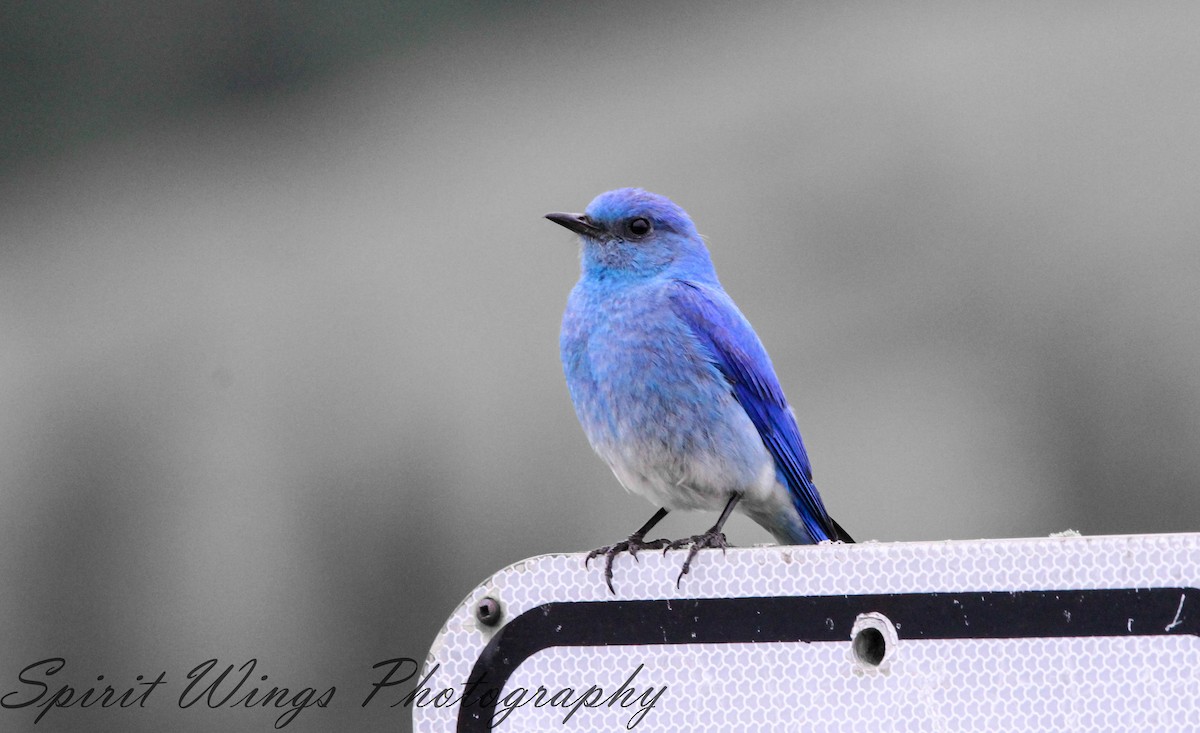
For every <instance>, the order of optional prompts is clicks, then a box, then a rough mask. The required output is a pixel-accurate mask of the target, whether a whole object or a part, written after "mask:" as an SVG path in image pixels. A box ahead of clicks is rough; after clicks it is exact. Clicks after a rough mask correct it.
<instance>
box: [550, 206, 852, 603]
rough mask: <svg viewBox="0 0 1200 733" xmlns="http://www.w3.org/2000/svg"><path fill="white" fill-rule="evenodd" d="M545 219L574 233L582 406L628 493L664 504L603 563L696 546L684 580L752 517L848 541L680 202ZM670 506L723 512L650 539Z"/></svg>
mask: <svg viewBox="0 0 1200 733" xmlns="http://www.w3.org/2000/svg"><path fill="white" fill-rule="evenodd" d="M546 218H547V219H549V220H550V221H553V222H554V223H556V224H560V225H562V226H564V227H566V228H567V229H570V230H571V231H573V232H575V233H576V234H578V235H579V239H580V242H581V243H582V256H581V270H582V273H581V276H580V278H579V282H578V283H577V284H576V285H575V287H574V289H573V290H572V291H571V295H570V298H569V299H568V301H567V310H566V313H565V314H564V315H563V322H562V334H561V337H560V341H559V348H560V352H561V356H562V363H563V371H564V372H565V373H566V377H567V387H568V389H569V390H570V393H571V400H572V402H574V404H575V412H576V414H577V415H578V417H579V422H580V423H581V424H582V426H583V431H584V433H586V435H587V439H588V442H590V443H591V445H592V448H593V449H594V450H595V451H596V453H598V454H599V455H600V457H601V458H602V459H604V461H605V462H606V463H607V464H608V466H609V468H611V469H612V471H613V473H614V474H616V477H617V480H618V481H620V482H621V484H622V485H623V486H624V487H625V488H626V490H628V491H630V492H633V493H635V494H639V495H641V496H643V497H645V498H646V499H649V500H650V502H651V503H653V504H656V505H658V506H659V507H660V509H659V510H658V511H657V512H656V513H655V514H654V516H653V517H651V518H650V520H649V521H647V522H646V523H645V524H644V525H643V526H642V527H641V528H640V529H638V530H637V531H636V532H634V533H633V534H632V535H630V536H629V539H627V540H624V541H621V542H618V543H616V544H614V545H609V546H606V547H601V548H599V549H597V550H593V551H592V552H591V553H589V554H588V556H587V561H588V562H590V561H591V560H592V559H594V558H596V557H598V556H601V555H603V556H604V557H605V568H604V577H605V582H606V583H607V584H608V588H609V590H610V591H612V590H613V586H612V564H613V559H614V557H615V556H616V555H617V554H619V553H621V552H628V553H629V554H630V555H632V556H634V557H636V556H637V553H638V551H639V550H643V549H663V551H664V552H666V551H667V550H670V549H679V548H682V547H688V546H690V548H691V549H690V551H689V553H688V556H687V559H686V560H685V561H684V564H683V568H682V570H681V571H680V573H679V577H678V578H677V579H676V585H678V583H679V582H680V581H681V580H682V579H683V576H684V575H685V574H687V572H688V570H689V568H690V567H691V563H692V560H693V559H694V558H695V556H696V553H697V552H699V550H701V549H703V548H721V549H722V550H723V549H724V548H725V547H726V546H727V545H726V540H725V535H724V533H723V532H722V531H721V528H722V526H723V525H724V524H725V521H726V520H727V519H728V518H729V515H730V513H731V512H732V511H733V510H734V509H735V508H736V509H738V510H739V511H741V512H743V513H744V514H746V515H747V516H749V517H750V518H751V519H753V520H754V521H755V522H757V523H758V524H759V525H761V526H762V527H763V528H764V529H766V530H767V531H768V532H770V533H771V535H772V536H774V538H775V539H776V540H777V541H778V542H779V543H781V544H812V543H816V542H820V541H822V540H841V541H844V542H853V541H854V540H852V539H851V538H850V535H848V534H847V533H846V532H845V530H843V529H842V528H841V527H840V526H838V524H837V522H835V521H833V519H831V518H830V516H829V513H828V512H826V511H825V506H824V504H823V503H822V502H821V496H820V494H818V493H817V487H816V486H815V485H814V484H813V479H812V469H811V468H810V466H809V461H808V454H807V453H806V452H805V450H804V443H803V441H801V439H800V430H799V428H797V427H796V418H795V415H794V414H793V412H792V408H791V407H790V406H789V405H788V402H787V399H786V398H785V397H784V396H783V390H782V389H781V388H780V386H779V380H778V379H777V378H776V376H775V370H774V368H773V367H772V366H771V360H770V358H769V357H768V356H767V352H766V350H765V349H764V348H763V345H762V342H760V341H759V339H758V336H757V335H756V334H755V333H754V329H753V328H751V327H750V323H749V322H748V321H747V320H746V318H745V317H744V316H743V315H742V313H741V311H739V310H738V308H737V306H736V305H734V303H733V300H732V299H731V298H730V297H729V296H728V295H727V294H726V293H725V290H724V289H723V288H722V287H721V283H720V282H719V281H718V280H717V273H716V271H715V270H714V269H713V264H712V260H711V259H710V258H709V255H708V249H707V248H706V247H705V246H704V242H703V241H702V240H701V238H700V235H699V234H697V233H696V227H695V225H693V224H692V220H691V219H690V218H689V217H688V215H687V213H686V212H684V210H683V209H681V208H680V207H679V206H677V205H676V204H675V203H673V202H672V201H671V200H669V199H667V198H665V197H663V196H658V195H656V194H653V193H649V192H647V191H643V190H641V189H637V188H621V189H617V190H615V191H609V192H607V193H603V194H601V195H599V196H597V197H596V199H595V200H594V201H592V203H591V204H589V205H588V207H587V210H586V212H585V213H583V214H566V213H552V214H547V215H546ZM673 509H701V510H712V511H716V510H718V509H719V510H721V514H720V517H719V518H718V519H717V522H716V524H714V525H713V527H712V528H711V529H710V530H708V531H707V532H705V533H704V534H698V535H694V536H692V537H686V538H684V539H681V540H676V541H674V542H669V541H667V540H665V539H659V540H652V541H647V540H646V533H647V532H649V531H650V529H651V528H652V527H654V525H655V524H657V523H658V522H659V521H661V520H662V518H663V517H665V516H666V515H667V513H668V512H669V511H671V510H673Z"/></svg>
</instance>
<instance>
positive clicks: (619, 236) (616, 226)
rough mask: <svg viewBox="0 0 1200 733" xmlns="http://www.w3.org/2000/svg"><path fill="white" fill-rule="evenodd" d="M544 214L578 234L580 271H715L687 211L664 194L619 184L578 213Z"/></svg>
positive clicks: (631, 275)
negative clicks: (581, 251)
mask: <svg viewBox="0 0 1200 733" xmlns="http://www.w3.org/2000/svg"><path fill="white" fill-rule="evenodd" d="M546 218H547V219H549V220H550V221H552V222H554V223H556V224H561V225H562V226H564V227H566V228H567V229H570V230H571V231H573V232H575V233H576V234H578V235H579V239H580V241H581V242H582V244H583V274H584V277H589V276H591V277H601V278H607V277H619V278H626V279H640V278H647V277H654V276H656V275H659V274H663V273H665V274H668V275H677V276H681V277H688V278H690V279H698V280H705V279H709V278H713V279H715V277H716V276H715V275H714V274H713V272H712V269H713V268H712V261H711V260H710V259H709V256H708V250H707V249H706V248H705V246H704V241H703V240H702V239H700V235H699V234H697V233H696V227H695V225H694V224H692V220H691V219H690V218H689V217H688V215H687V212H685V211H684V210H683V209H681V208H679V206H677V205H676V204H675V202H673V201H671V200H670V199H668V198H666V197H665V196H659V195H657V194H653V193H650V192H649V191H643V190H642V189H640V188H618V189H616V190H615V191H608V192H607V193H602V194H600V195H599V196H597V197H596V198H595V199H594V200H593V201H592V203H590V204H588V207H587V210H586V211H585V212H584V213H582V214H563V213H553V214H546Z"/></svg>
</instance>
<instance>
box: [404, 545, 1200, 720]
mask: <svg viewBox="0 0 1200 733" xmlns="http://www.w3.org/2000/svg"><path fill="white" fill-rule="evenodd" d="M684 554H685V553H684V552H683V551H680V552H670V553H667V554H665V555H664V554H662V553H643V554H641V555H639V557H638V561H637V562H634V561H631V560H630V559H629V558H628V557H620V558H618V562H617V564H616V567H615V575H614V586H615V589H616V593H615V594H612V593H610V592H609V590H608V588H607V587H606V586H605V583H604V579H603V568H602V567H598V566H597V564H595V563H593V564H592V566H591V568H590V569H587V568H585V567H584V562H583V558H584V556H583V555H547V556H543V557H535V558H531V559H529V560H524V561H522V562H519V563H517V564H515V565H512V566H510V567H508V568H505V569H504V570H501V571H500V572H498V573H496V574H495V575H494V576H492V577H491V578H489V579H488V580H487V581H486V582H485V583H483V584H482V585H480V586H479V587H478V588H476V589H475V590H474V591H473V592H472V593H471V595H470V596H469V597H468V598H467V599H466V600H465V601H464V602H463V603H462V605H460V606H459V608H458V609H457V610H456V611H455V612H454V613H453V614H452V615H451V616H450V618H449V620H448V621H447V622H446V625H445V627H444V628H443V630H442V632H441V633H440V634H439V635H438V637H437V639H436V640H435V641H434V643H433V647H432V648H431V650H430V652H429V655H428V657H427V658H426V660H425V664H424V668H423V669H422V671H421V673H420V674H419V675H416V676H414V677H413V680H412V682H410V687H411V689H406V690H404V692H405V693H406V694H407V697H406V698H405V701H406V704H408V705H410V706H411V709H412V714H413V723H414V729H415V730H416V731H418V732H419V733H443V732H444V731H464V732H465V731H489V730H505V729H507V730H511V731H518V732H520V733H527V732H530V731H556V732H559V731H566V730H577V731H599V730H604V731H615V730H637V731H671V732H672V733H674V732H677V731H733V730H749V731H759V732H762V731H781V732H782V731H787V732H788V733H795V732H797V731H805V732H807V731H822V732H823V731H830V732H834V731H846V732H850V731H854V732H858V731H864V732H865V731H870V732H876V731H956V732H961V731H997V732H1000V731H1003V732H1004V733H1010V732H1011V731H1164V732H1167V731H1170V732H1171V733H1177V732H1179V731H1200V590H1198V588H1200V534H1172V535H1132V536H1113V537H1056V538H1045V539H1014V540H981V541H970V542H931V543H896V544H885V543H864V544H856V545H849V544H847V545H841V544H824V545H819V546H807V547H754V548H742V549H730V550H729V551H728V553H726V554H722V553H720V552H717V551H706V552H702V553H701V554H700V555H699V556H698V557H697V559H696V561H695V562H694V564H693V566H692V570H691V572H690V573H689V574H688V575H686V576H685V577H684V578H683V580H682V582H681V583H680V585H679V587H678V588H677V587H676V584H675V581H676V577H677V575H678V572H679V564H680V563H681V562H682V561H683V557H684ZM601 566H602V564H601Z"/></svg>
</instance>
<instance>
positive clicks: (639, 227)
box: [629, 216, 650, 237]
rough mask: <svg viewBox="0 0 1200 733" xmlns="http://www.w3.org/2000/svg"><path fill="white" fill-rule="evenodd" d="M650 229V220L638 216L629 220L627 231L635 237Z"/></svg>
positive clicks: (644, 233)
mask: <svg viewBox="0 0 1200 733" xmlns="http://www.w3.org/2000/svg"><path fill="white" fill-rule="evenodd" d="M649 231H650V220H649V219H646V218H644V217H641V216H639V217H638V218H636V219H634V220H633V221H631V222H629V233H630V234H632V235H633V236H635V237H642V236H645V235H646V233H647V232H649Z"/></svg>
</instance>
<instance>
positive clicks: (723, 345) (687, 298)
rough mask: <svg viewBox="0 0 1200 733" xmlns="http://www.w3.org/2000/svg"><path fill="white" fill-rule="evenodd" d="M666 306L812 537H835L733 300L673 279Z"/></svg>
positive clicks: (764, 362)
mask: <svg viewBox="0 0 1200 733" xmlns="http://www.w3.org/2000/svg"><path fill="white" fill-rule="evenodd" d="M669 297H670V302H671V307H672V309H673V310H674V312H675V314H676V315H677V316H679V317H680V318H681V319H683V321H684V322H685V323H687V324H688V326H690V327H691V329H692V332H693V333H694V334H695V336H696V338H697V340H698V341H699V342H700V344H701V345H702V346H703V347H704V348H705V349H706V350H707V351H708V357H709V360H710V361H711V362H712V364H713V365H714V366H716V368H717V369H718V370H720V372H721V374H723V375H724V376H725V379H726V380H727V381H728V382H729V386H730V390H731V391H732V392H733V395H734V397H735V398H736V399H737V401H738V404H740V405H741V406H742V409H744V410H745V411H746V414H747V415H748V416H749V417H750V420H751V422H753V423H754V427H755V428H757V429H758V434H759V435H760V436H761V437H762V441H763V443H764V444H765V445H766V447H767V450H768V451H770V453H771V456H772V457H773V458H774V459H775V465H776V466H777V467H778V469H779V472H780V474H782V476H783V477H784V479H785V480H786V482H787V486H788V488H789V489H790V490H791V493H792V502H793V503H794V504H795V506H796V509H797V511H799V513H800V517H801V519H802V520H803V521H804V525H805V527H806V528H807V529H808V532H809V534H810V535H811V536H812V537H813V539H814V540H822V539H836V538H837V537H838V536H839V534H840V533H839V532H837V530H836V529H835V527H834V523H833V520H832V519H830V518H829V514H828V513H827V512H826V511H825V505H824V504H823V503H822V502H821V496H820V494H818V493H817V487H816V486H815V485H814V484H813V480H812V468H811V466H810V465H809V462H808V453H806V452H805V450H804V442H803V441H802V440H801V439H800V429H799V428H798V427H797V426H796V418H795V417H794V416H793V414H792V411H791V409H790V408H789V407H788V404H787V399H786V398H784V396H783V389H782V388H781V387H780V386H779V380H778V378H776V376H775V370H774V369H773V368H772V367H771V360H770V358H769V357H768V356H767V351H766V349H764V348H763V345H762V342H761V341H759V339H758V336H757V335H756V334H755V333H754V329H752V328H751V327H750V323H749V322H748V321H746V319H745V317H744V316H742V314H741V312H740V311H738V309H737V306H735V305H734V303H733V301H732V300H731V299H730V298H729V296H728V295H726V294H725V293H724V291H722V290H718V289H715V288H712V287H710V286H707V285H703V284H699V283H695V282H691V281H687V280H676V281H674V282H673V283H672V285H671V291H670V296H669Z"/></svg>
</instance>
